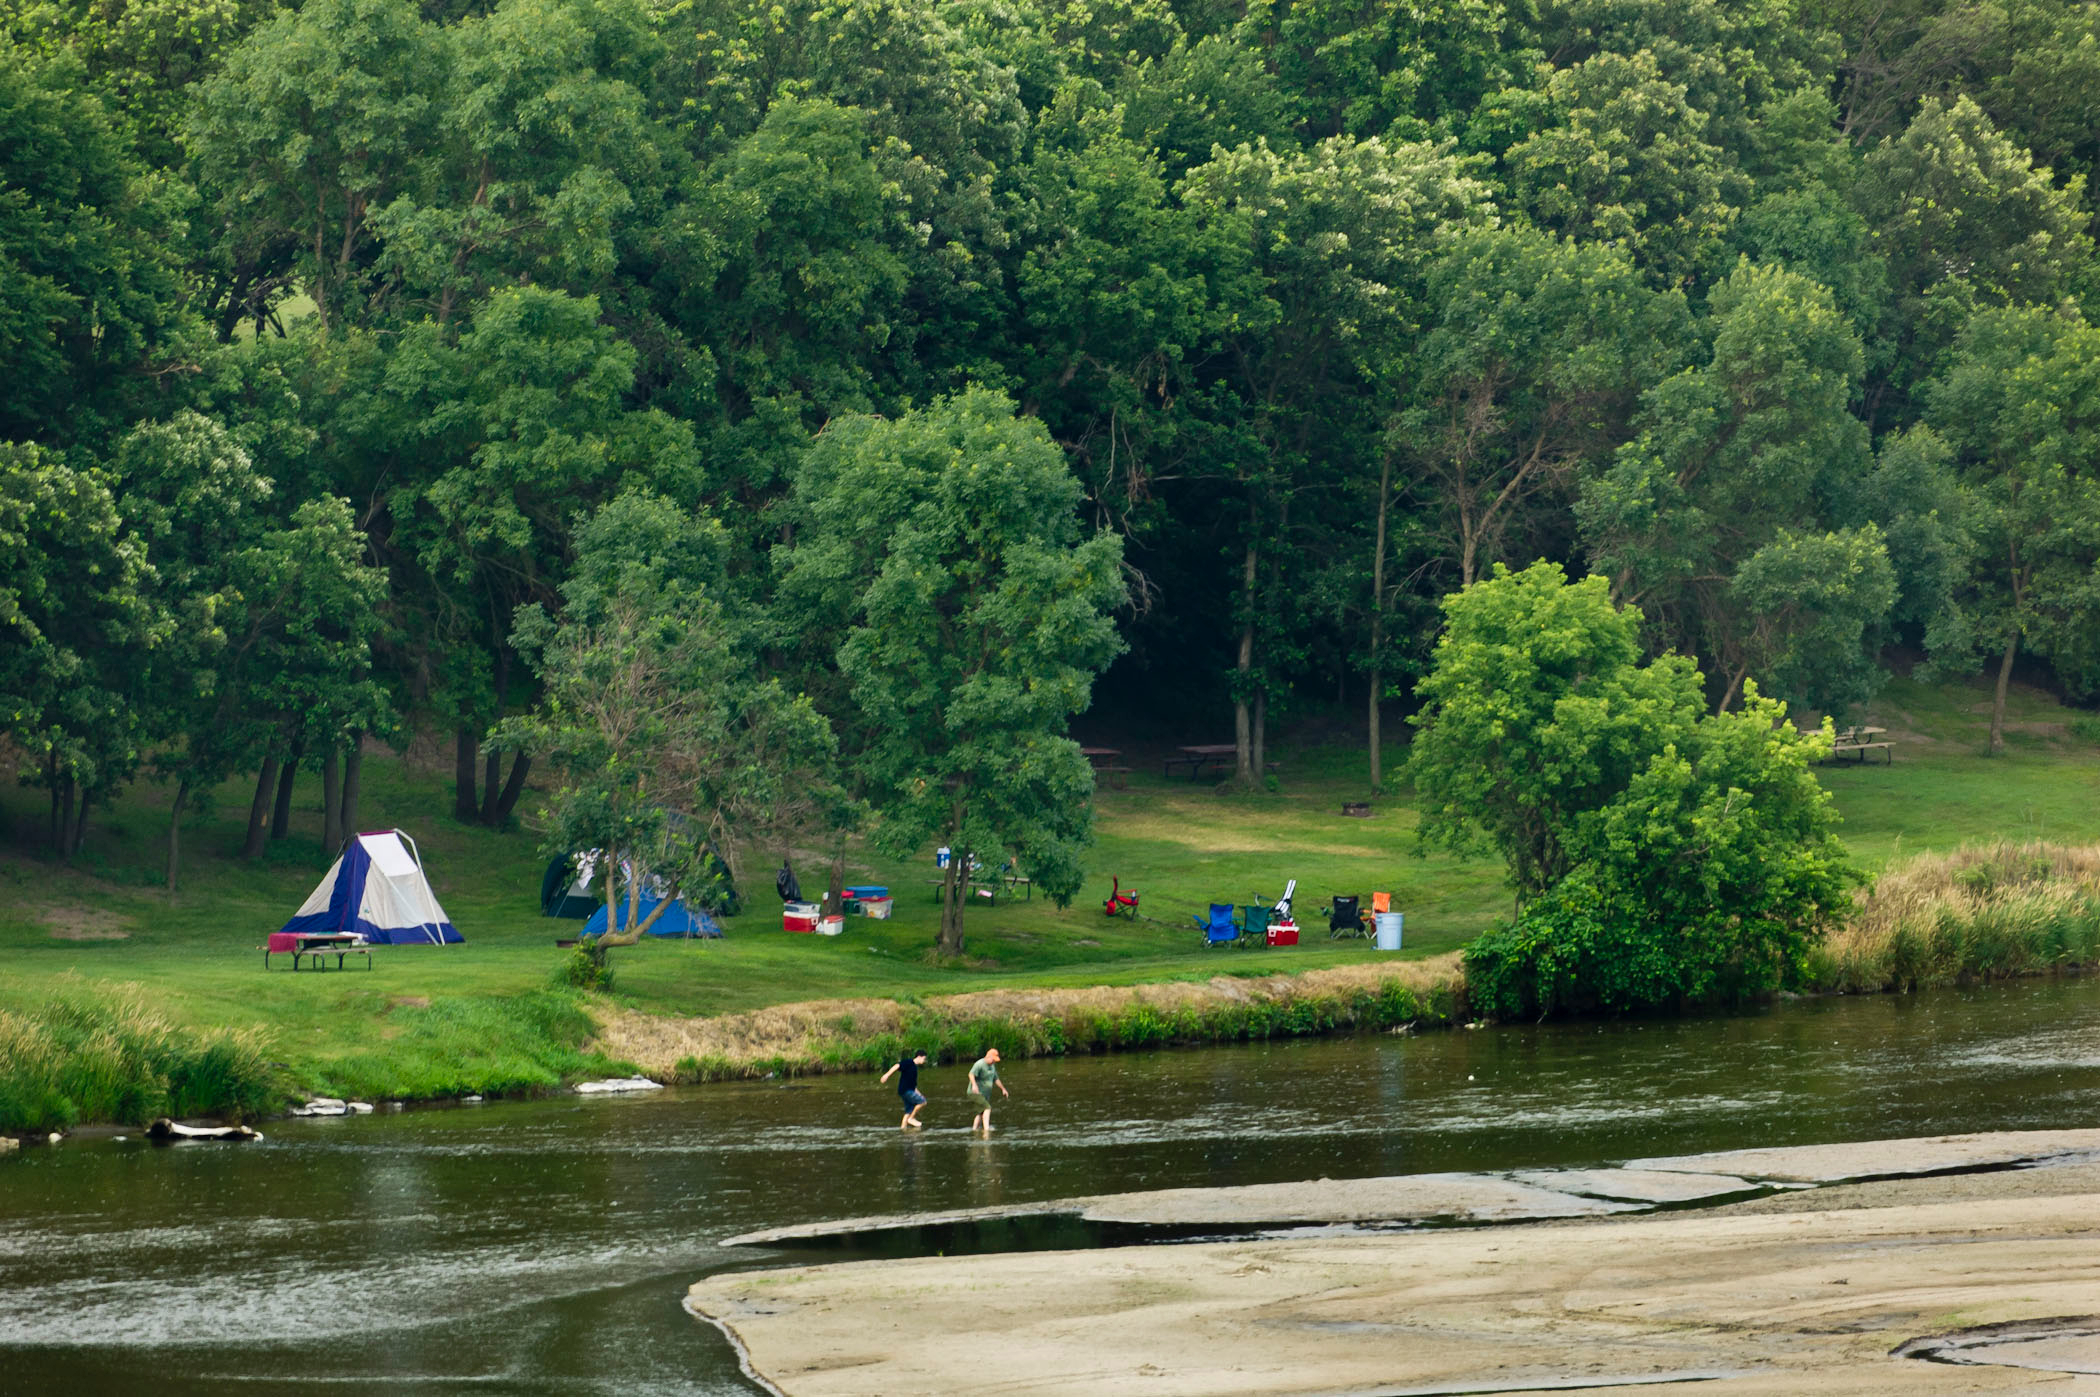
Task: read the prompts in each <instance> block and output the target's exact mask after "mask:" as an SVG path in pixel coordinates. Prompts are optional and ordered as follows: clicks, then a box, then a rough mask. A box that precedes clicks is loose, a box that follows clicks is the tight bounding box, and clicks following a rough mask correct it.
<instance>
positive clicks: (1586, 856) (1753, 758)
mask: <svg viewBox="0 0 2100 1397" xmlns="http://www.w3.org/2000/svg"><path fill="white" fill-rule="evenodd" d="M1785 718H1786V708H1785V705H1783V704H1781V703H1779V702H1777V701H1776V700H1772V699H1767V698H1763V697H1761V696H1760V695H1759V694H1758V693H1757V691H1756V687H1755V685H1752V686H1751V688H1750V690H1749V692H1748V693H1747V694H1746V695H1745V699H1744V703H1743V706H1742V708H1741V710H1740V711H1738V712H1734V713H1720V714H1711V715H1706V716H1702V717H1698V718H1696V719H1691V720H1689V721H1686V722H1684V723H1682V724H1681V725H1680V726H1679V727H1677V728H1676V729H1675V730H1674V731H1672V732H1671V733H1670V734H1669V736H1668V740H1667V741H1666V742H1665V743H1664V745H1663V746H1662V747H1661V749H1660V750H1659V751H1657V752H1655V753H1654V754H1653V755H1652V756H1651V757H1649V758H1648V760H1647V761H1646V762H1645V763H1644V764H1643V765H1642V766H1641V768H1640V769H1639V770H1638V771H1637V772H1635V773H1634V775H1633V777H1632V779H1631V780H1630V781H1629V782H1628V783H1627V786H1626V789H1625V790H1624V791H1623V792H1621V793H1619V794H1618V795H1616V796H1615V797H1614V798H1613V799H1612V800H1610V801H1609V802H1607V803H1605V804H1604V805H1602V806H1600V807H1598V808H1596V809H1594V810H1591V811H1588V812H1586V813H1584V814H1583V815H1581V816H1580V817H1579V818H1578V819H1577V821H1576V829H1575V830H1574V832H1573V834H1572V837H1571V838H1570V840H1569V851H1570V853H1571V854H1572V855H1573V858H1574V863H1573V866H1572V868H1571V869H1570V871H1569V873H1568V875H1567V876H1566V877H1565V878H1563V879H1561V880H1560V882H1558V883H1557V884H1555V885H1554V886H1553V887H1552V888H1551V889H1549V890H1548V891H1547V892H1546V893H1545V894H1544V895H1543V896H1541V897H1539V898H1538V899H1537V900H1535V901H1533V902H1531V903H1529V904H1527V905H1526V906H1525V908H1524V910H1523V913H1522V915H1521V916H1520V917H1518V919H1517V920H1516V922H1515V924H1514V925H1513V926H1510V927H1507V928H1504V929H1500V930H1497V931H1494V932H1490V933H1489V934H1488V935H1486V936H1483V937H1481V938H1480V939H1479V940H1477V941H1475V942H1474V943H1473V944H1472V945H1470V946H1468V947H1467V948H1466V977H1467V985H1468V989H1469V993H1471V994H1473V995H1474V996H1475V997H1476V999H1477V1002H1478V1003H1479V1005H1480V1007H1481V1008H1483V1009H1484V1010H1486V1011H1487V1012H1489V1013H1491V1014H1497V1015H1502V1016H1515V1015H1517V1014H1524V1015H1536V1014H1547V1013H1553V1012H1556V1011H1566V1010H1583V1009H1592V1010H1594V1009H1602V1010H1605V1011H1607V1012H1625V1011H1628V1010H1634V1009H1645V1008H1652V1007H1674V1006H1680V1005H1685V1004H1699V1003H1709V1002H1714V1001H1738V1002H1739V1001H1741V1000H1744V999H1747V998H1751V997H1754V996H1757V995H1762V994H1769V993H1771V992H1772V991H1774V990H1781V989H1786V988H1789V987H1791V986H1794V985H1798V984H1799V983H1801V980H1802V976H1803V972H1804V970H1805V969H1806V962H1807V955H1808V951H1809V948H1810V947H1812V946H1813V945H1814V944H1815V941H1816V939H1817V937H1818V936H1820V935H1821V933H1822V931H1823V928H1824V927H1826V926H1828V925H1829V924H1830V922H1831V921H1832V919H1833V918H1834V917H1836V916H1837V915H1838V914H1839V913H1841V912H1842V911H1843V910H1844V908H1845V907H1846V905H1847V902H1848V892H1849V889H1850V887H1851V886H1852V885H1853V884H1854V883H1856V882H1858V881H1859V878H1860V875H1859V873H1858V870H1857V869H1856V868H1855V867H1854V866H1853V865H1852V864H1851V862H1850V860H1849V858H1848V856H1847V853H1846V850H1845V847H1844V845H1843V844H1842V843H1841V842H1840V841H1839V840H1838V838H1837V835H1836V833H1835V829H1836V825H1837V822H1838V821H1837V812H1836V810H1835V808H1834V805H1833V803H1832V799H1831V796H1830V793H1829V792H1828V791H1825V790H1824V789H1823V788H1822V786H1821V784H1820V783H1819V782H1818V781H1817V780H1816V776H1815V773H1814V772H1813V771H1811V770H1810V769H1809V764H1810V763H1811V762H1812V761H1815V760H1817V759H1818V758H1820V757H1821V756H1822V755H1823V754H1824V753H1826V752H1827V751H1828V750H1829V742H1830V739H1829V736H1828V733H1827V731H1826V732H1824V733H1817V734H1804V733H1801V732H1800V731H1798V730H1797V729H1795V728H1794V727H1793V726H1792V725H1791V724H1789V723H1787V722H1786V721H1785ZM1826 728H1827V722H1826Z"/></svg>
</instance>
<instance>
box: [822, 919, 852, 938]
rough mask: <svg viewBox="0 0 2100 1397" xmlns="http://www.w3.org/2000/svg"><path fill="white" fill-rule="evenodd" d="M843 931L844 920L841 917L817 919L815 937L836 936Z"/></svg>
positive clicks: (844, 927)
mask: <svg viewBox="0 0 2100 1397" xmlns="http://www.w3.org/2000/svg"><path fill="white" fill-rule="evenodd" d="M845 929H846V919H845V917H843V916H837V917H819V918H817V935H819V936H837V935H839V934H840V933H842V932H843V931H845Z"/></svg>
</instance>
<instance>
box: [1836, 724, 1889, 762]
mask: <svg viewBox="0 0 2100 1397" xmlns="http://www.w3.org/2000/svg"><path fill="white" fill-rule="evenodd" d="M1887 735H1888V729H1887V728H1877V727H1874V726H1872V725H1871V724H1861V725H1859V726H1857V727H1850V728H1839V729H1838V732H1837V741H1836V743H1835V744H1833V745H1832V747H1831V749H1830V760H1831V761H1842V760H1843V759H1844V758H1846V757H1850V758H1852V759H1853V760H1854V761H1857V762H1858V763H1859V764H1860V765H1861V766H1865V765H1866V763H1867V754H1868V753H1869V752H1879V753H1881V755H1882V758H1883V759H1884V760H1885V761H1887V762H1888V763H1889V764H1891V765H1894V763H1895V760H1896V748H1895V746H1894V744H1892V743H1890V742H1888V741H1887V740H1886V738H1887Z"/></svg>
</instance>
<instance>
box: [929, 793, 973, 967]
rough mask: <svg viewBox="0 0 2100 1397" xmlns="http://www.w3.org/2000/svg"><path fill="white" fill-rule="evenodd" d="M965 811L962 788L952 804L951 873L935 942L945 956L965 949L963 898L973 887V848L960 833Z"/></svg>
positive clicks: (946, 880)
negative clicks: (971, 874)
mask: <svg viewBox="0 0 2100 1397" xmlns="http://www.w3.org/2000/svg"><path fill="white" fill-rule="evenodd" d="M965 813H966V811H965V806H964V803H963V798H962V793H961V792H960V791H958V792H956V795H955V800H954V802H953V803H952V804H951V805H950V806H949V807H948V848H949V854H948V876H947V877H946V878H944V879H943V880H942V881H941V929H940V934H939V937H938V939H937V940H936V941H935V943H934V944H935V946H936V948H937V949H938V950H939V951H940V953H941V954H942V955H944V956H959V955H961V954H962V951H963V899H964V898H965V897H966V896H967V895H968V894H969V890H970V884H969V878H970V851H969V850H968V849H965V848H963V847H962V840H961V838H960V837H959V836H960V835H961V834H962V827H963V815H964V814H965Z"/></svg>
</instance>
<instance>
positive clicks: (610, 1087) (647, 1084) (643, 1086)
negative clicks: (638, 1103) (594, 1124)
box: [576, 1077, 664, 1096]
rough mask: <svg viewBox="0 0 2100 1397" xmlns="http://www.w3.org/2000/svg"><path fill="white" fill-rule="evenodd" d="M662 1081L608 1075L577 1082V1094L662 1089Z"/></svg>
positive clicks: (595, 1094) (588, 1094)
mask: <svg viewBox="0 0 2100 1397" xmlns="http://www.w3.org/2000/svg"><path fill="white" fill-rule="evenodd" d="M663 1089H664V1084H663V1083H662V1082H652V1081H650V1080H649V1079H648V1078H647V1077H608V1078H606V1079H605V1080H604V1081H602V1082H578V1083H577V1084H576V1094H577V1095H578V1096H604V1095H608V1094H610V1093H613V1092H624V1091H662V1090H663Z"/></svg>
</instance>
